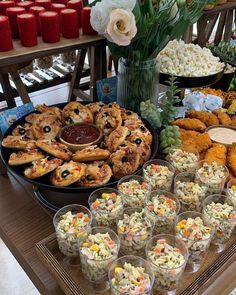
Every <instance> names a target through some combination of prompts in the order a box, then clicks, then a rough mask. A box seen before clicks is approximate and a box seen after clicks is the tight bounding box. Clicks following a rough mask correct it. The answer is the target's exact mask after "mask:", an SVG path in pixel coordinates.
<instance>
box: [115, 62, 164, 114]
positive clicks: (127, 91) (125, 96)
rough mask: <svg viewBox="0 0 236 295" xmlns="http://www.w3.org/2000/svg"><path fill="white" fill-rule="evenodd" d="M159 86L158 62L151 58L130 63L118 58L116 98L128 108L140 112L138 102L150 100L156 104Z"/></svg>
mask: <svg viewBox="0 0 236 295" xmlns="http://www.w3.org/2000/svg"><path fill="white" fill-rule="evenodd" d="M158 86H159V63H158V60H157V59H156V58H155V59H151V60H147V61H143V62H135V63H130V62H129V61H128V60H127V59H124V58H120V59H119V67H118V85H117V99H118V103H119V104H120V105H121V106H122V107H124V108H126V109H129V110H132V111H134V112H137V113H140V103H141V102H142V101H146V100H149V99H150V100H151V101H152V102H153V103H155V104H156V101H157V99H158V88H159V87H158Z"/></svg>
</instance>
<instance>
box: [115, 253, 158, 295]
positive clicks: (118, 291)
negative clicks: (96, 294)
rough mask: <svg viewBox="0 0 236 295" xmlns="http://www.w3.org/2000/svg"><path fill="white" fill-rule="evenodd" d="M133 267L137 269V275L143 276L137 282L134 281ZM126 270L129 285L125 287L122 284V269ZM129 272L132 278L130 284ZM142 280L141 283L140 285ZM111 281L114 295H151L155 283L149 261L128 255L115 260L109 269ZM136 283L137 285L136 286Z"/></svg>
mask: <svg viewBox="0 0 236 295" xmlns="http://www.w3.org/2000/svg"><path fill="white" fill-rule="evenodd" d="M130 265H131V266H130ZM132 267H135V268H137V271H135V273H137V274H138V275H139V274H141V275H140V276H139V277H137V280H136V278H135V281H133V277H134V271H132ZM124 268H125V269H126V272H125V274H126V276H127V284H126V285H125V287H124V286H123V284H122V278H123V275H122V274H123V272H122V269H124ZM140 268H141V269H140ZM129 270H130V274H131V276H132V278H130V283H129ZM119 273H120V275H119ZM140 280H141V283H139V281H140ZM109 281H110V290H111V294H112V295H128V294H140V295H151V294H152V287H153V283H154V273H153V271H152V268H151V265H150V263H149V262H148V261H146V260H144V259H142V258H141V257H138V256H133V255H127V256H123V257H121V258H119V259H117V260H115V261H114V262H113V263H112V265H111V266H110V268H109ZM135 282H137V283H136V284H135ZM134 288H136V290H137V293H134ZM131 291H132V293H131Z"/></svg>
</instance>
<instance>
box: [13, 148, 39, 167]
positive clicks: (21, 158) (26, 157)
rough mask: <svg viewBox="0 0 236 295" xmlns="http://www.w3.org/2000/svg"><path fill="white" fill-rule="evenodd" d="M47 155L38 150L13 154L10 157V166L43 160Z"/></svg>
mask: <svg viewBox="0 0 236 295" xmlns="http://www.w3.org/2000/svg"><path fill="white" fill-rule="evenodd" d="M44 157H45V155H44V154H43V153H42V152H41V151H39V150H38V149H33V150H24V151H19V152H16V153H12V154H11V155H10V157H9V160H8V164H9V165H10V166H19V165H24V164H28V163H31V162H33V161H37V160H40V159H43V158H44Z"/></svg>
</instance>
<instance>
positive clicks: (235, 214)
mask: <svg viewBox="0 0 236 295" xmlns="http://www.w3.org/2000/svg"><path fill="white" fill-rule="evenodd" d="M213 203H215V204H217V203H219V204H222V205H223V204H225V206H227V207H228V206H230V207H231V208H232V210H230V211H228V212H230V214H228V213H226V208H224V209H222V208H219V207H218V209H217V213H214V211H212V210H209V209H210V208H209V206H211V205H214V204H213ZM221 209H222V211H221ZM202 212H203V215H204V216H205V217H206V218H208V219H209V220H210V222H211V223H212V224H213V226H214V227H215V234H214V237H213V241H212V243H213V244H214V246H215V250H216V252H218V253H219V252H222V251H223V250H224V248H225V246H226V243H227V242H228V241H229V239H230V238H231V235H232V232H233V229H234V226H235V225H236V210H235V206H234V203H233V202H232V201H231V200H230V198H229V197H227V196H224V195H219V194H215V195H211V196H208V197H207V198H206V199H205V200H204V201H203V211H202Z"/></svg>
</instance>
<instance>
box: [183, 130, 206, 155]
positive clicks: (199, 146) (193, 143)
mask: <svg viewBox="0 0 236 295" xmlns="http://www.w3.org/2000/svg"><path fill="white" fill-rule="evenodd" d="M211 146H212V141H211V139H210V136H209V134H208V133H203V134H199V135H198V136H196V137H194V138H190V139H189V140H186V141H184V142H183V144H182V149H183V150H185V151H187V152H192V153H196V152H198V153H202V152H204V151H206V150H208V149H209V148H210V147H211Z"/></svg>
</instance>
